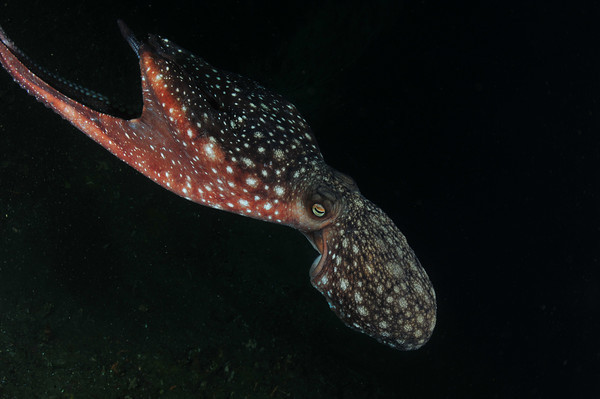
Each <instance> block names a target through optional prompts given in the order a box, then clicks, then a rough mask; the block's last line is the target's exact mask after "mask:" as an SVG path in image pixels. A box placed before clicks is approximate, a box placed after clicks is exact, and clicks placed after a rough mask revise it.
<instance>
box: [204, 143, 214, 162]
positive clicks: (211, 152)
mask: <svg viewBox="0 0 600 399" xmlns="http://www.w3.org/2000/svg"><path fill="white" fill-rule="evenodd" d="M204 152H205V153H206V156H207V157H209V158H210V159H215V157H216V154H215V151H214V149H213V144H212V143H208V144H206V145H205V146H204Z"/></svg>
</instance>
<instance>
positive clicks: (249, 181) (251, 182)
mask: <svg viewBox="0 0 600 399" xmlns="http://www.w3.org/2000/svg"><path fill="white" fill-rule="evenodd" d="M257 183H258V182H257V181H256V179H255V178H253V177H249V178H247V179H246V184H247V185H249V186H252V187H256V184H257Z"/></svg>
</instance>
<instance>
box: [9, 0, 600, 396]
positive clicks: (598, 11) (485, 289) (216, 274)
mask: <svg viewBox="0 0 600 399" xmlns="http://www.w3.org/2000/svg"><path fill="white" fill-rule="evenodd" d="M117 18H122V19H124V20H125V21H126V22H127V23H128V24H129V25H130V27H131V28H132V29H133V30H134V32H136V33H137V35H138V36H139V37H142V36H143V34H144V33H145V32H152V33H157V34H161V35H163V36H165V37H168V38H170V39H171V40H173V41H174V42H176V43H178V44H180V45H182V46H183V47H185V48H188V49H190V50H192V51H193V52H195V53H196V54H198V55H200V56H202V57H204V58H205V59H206V60H208V61H209V62H210V63H212V64H213V65H215V66H217V67H219V68H222V69H226V70H230V71H234V72H237V73H240V74H242V75H245V76H248V77H251V78H253V79H254V80H257V81H259V82H261V83H262V84H264V85H265V86H267V87H268V88H270V89H272V90H273V91H276V92H278V93H281V94H283V95H284V96H285V97H286V98H287V99H289V100H290V101H291V102H293V103H294V104H296V105H297V107H298V108H299V109H300V110H301V112H302V113H303V115H304V116H305V117H306V119H307V120H308V121H309V123H310V124H311V126H312V128H313V130H314V131H315V134H316V136H317V138H318V140H319V144H320V146H321V149H322V152H323V154H324V156H325V159H326V161H327V162H328V163H329V164H331V165H332V166H334V167H336V168H337V169H339V170H341V171H343V172H345V173H347V174H349V175H351V176H353V177H354V178H355V180H356V181H357V182H358V184H359V187H360V188H361V191H362V192H363V194H364V195H365V196H366V197H367V198H369V199H370V200H372V201H374V202H375V203H377V204H378V205H379V206H381V208H382V209H384V210H385V211H386V212H387V213H388V215H389V216H390V217H391V218H392V219H393V220H394V221H395V222H396V223H397V225H398V226H399V228H400V229H401V230H402V231H403V232H404V233H405V235H406V236H407V238H408V240H409V242H410V243H411V246H412V247H413V249H414V250H415V251H416V252H417V254H418V256H419V258H420V260H421V262H422V263H423V265H424V266H425V268H426V270H427V272H428V274H429V276H430V277H431V280H432V282H433V284H434V286H435V288H436V291H437V296H438V316H439V318H438V325H437V328H436V330H435V332H434V335H433V338H432V340H431V341H430V342H429V343H428V344H427V345H426V346H425V347H424V348H423V349H421V350H418V351H415V352H408V353H407V352H398V351H394V350H391V349H388V348H387V347H384V346H382V345H379V344H377V343H376V342H375V341H373V340H371V339H369V338H368V337H366V336H364V335H360V334H357V333H354V332H353V331H351V330H349V329H347V328H346V327H344V326H343V325H342V323H341V322H339V321H338V320H337V319H336V317H335V315H334V314H333V313H332V312H330V311H329V310H328V307H327V305H326V303H325V301H324V299H323V298H322V297H321V295H320V294H319V293H318V292H317V291H316V290H314V289H313V288H312V287H311V286H310V283H309V279H308V269H309V267H310V264H311V262H312V260H313V259H314V257H315V256H316V253H315V252H314V250H313V249H312V248H311V247H310V245H309V243H308V242H307V241H306V240H305V239H304V238H303V237H302V236H301V235H300V234H299V233H297V232H294V231H292V230H290V229H287V228H283V227H280V226H275V225H270V224H267V223H262V222H259V221H255V220H251V219H247V218H242V217H239V216H234V215H229V214H225V213H223V212H219V211H215V210H211V209H208V208H203V207H201V206H198V205H195V204H193V203H190V202H187V201H185V200H183V199H181V198H179V197H176V196H175V195H173V194H171V193H169V192H167V191H165V190H163V189H162V188H160V187H158V186H157V185H154V184H153V183H152V182H150V181H149V180H147V179H145V178H143V177H142V176H141V175H139V174H138V173H137V172H135V171H133V170H132V169H130V168H128V167H127V166H125V165H124V164H122V163H121V162H120V161H119V160H117V159H116V158H113V157H112V156H111V155H110V154H108V152H106V151H105V150H103V149H102V148H101V147H99V146H98V145H96V144H94V143H93V142H92V141H91V140H89V139H88V138H87V137H85V136H84V135H83V134H81V133H79V132H77V131H76V130H75V129H74V128H73V127H71V126H70V125H69V124H68V123H66V122H65V121H63V120H62V119H61V118H59V117H58V116H56V115H55V114H53V113H52V112H51V111H49V110H47V109H46V108H44V107H43V106H42V105H40V104H39V103H37V102H36V101H34V100H33V99H32V98H31V97H29V96H27V95H26V93H25V92H24V91H23V90H21V89H20V88H18V86H17V85H16V84H14V83H12V81H11V80H10V78H9V76H8V74H6V73H4V72H2V71H0V72H2V73H0V397H1V398H158V397H165V398H188V397H189V398H245V397H247V398H263V397H265V398H268V397H273V398H287V397H289V398H395V397H398V398H400V397H401V398H429V397H432V398H442V397H448V398H451V397H461V398H464V397H498V398H513V397H529V398H533V397H557V396H559V395H563V394H564V395H568V397H572V398H583V397H586V398H589V397H596V396H597V395H599V394H600V383H599V382H598V377H600V363H599V361H600V347H599V345H598V334H599V329H598V323H599V321H598V320H599V316H600V314H599V313H600V306H599V302H600V283H599V281H600V280H599V277H600V276H599V274H600V271H599V261H598V256H599V249H600V240H599V237H600V223H599V210H600V196H599V195H598V194H599V193H598V187H599V184H600V179H599V173H600V168H599V166H600V162H599V161H600V145H599V142H600V135H599V133H600V118H599V115H600V79H599V78H600V27H599V25H598V22H597V21H598V20H599V18H600V6H599V5H598V3H593V4H591V3H590V4H585V3H583V2H582V3H581V4H579V5H570V6H558V5H551V4H545V3H544V2H514V4H511V3H508V2H502V3H498V4H497V5H474V4H468V3H461V4H454V2H448V3H445V2H430V1H420V2H386V1H374V2H356V1H354V2H353V1H346V2H322V1H318V2H317V1H302V2H290V3H285V2H272V3H271V2H256V1H250V2H242V1H204V2H194V3H191V4H186V3H182V2H178V1H170V2H165V1H160V2H158V1H157V2H139V3H133V2H131V3H124V2H117V1H114V2H102V3H97V2H74V1H73V2H67V1H61V2H46V1H18V2H17V1H10V2H2V3H0V24H1V25H2V26H3V28H4V29H5V30H6V32H7V33H8V35H9V36H10V37H11V38H12V39H13V41H15V42H16V43H17V45H18V46H20V47H21V48H22V49H23V50H24V51H25V52H26V53H28V54H29V55H30V56H31V57H32V58H33V59H34V60H36V61H37V62H38V63H39V64H42V65H44V66H46V67H48V69H50V70H52V71H55V72H56V73H58V74H60V75H62V76H64V77H66V78H68V79H70V80H73V81H76V82H77V83H79V84H81V85H84V86H86V87H89V88H91V89H93V90H96V91H99V92H101V93H103V94H105V95H107V96H109V97H111V98H117V99H119V100H120V101H121V102H123V103H127V104H130V105H131V106H136V104H139V101H140V98H139V95H140V93H139V89H138V86H139V72H138V69H137V68H138V67H137V62H136V59H135V57H134V54H133V53H132V52H131V50H130V49H129V48H128V47H127V45H126V43H125V42H124V41H123V40H122V38H121V36H120V34H119V32H118V29H117V26H116V23H115V21H116V19H117Z"/></svg>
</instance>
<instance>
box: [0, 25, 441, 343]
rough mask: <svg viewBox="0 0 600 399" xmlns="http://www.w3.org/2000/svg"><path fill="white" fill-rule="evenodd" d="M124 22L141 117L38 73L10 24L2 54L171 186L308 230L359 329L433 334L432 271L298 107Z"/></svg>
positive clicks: (30, 85) (47, 99)
mask: <svg viewBox="0 0 600 399" xmlns="http://www.w3.org/2000/svg"><path fill="white" fill-rule="evenodd" d="M120 27H121V30H122V33H123V35H124V37H125V38H126V39H127V41H128V42H129V43H130V45H131V47H132V48H133V49H134V51H135V52H136V54H137V55H138V57H139V59H140V68H141V73H142V89H143V98H144V108H143V111H142V115H141V116H140V117H139V118H135V119H122V118H119V117H117V116H115V113H114V112H111V111H112V108H111V105H110V104H109V103H108V102H107V100H106V99H105V98H104V97H102V96H99V95H97V94H95V93H93V92H90V91H88V90H85V89H82V88H80V87H78V86H76V85H72V84H69V83H68V82H66V81H63V80H58V81H57V79H56V78H55V77H54V76H51V75H50V74H47V73H44V71H43V70H42V69H40V68H38V69H36V67H34V66H32V64H31V63H30V62H28V60H27V58H26V57H25V56H24V54H22V53H21V52H20V51H19V50H18V49H17V47H16V46H15V45H14V44H13V43H12V42H11V41H10V40H9V39H8V38H7V37H6V35H5V34H4V32H3V31H1V29H0V40H1V42H2V44H0V62H1V63H2V65H3V66H4V68H5V69H6V70H7V71H8V72H9V73H10V74H11V75H12V76H13V78H14V79H15V81H16V82H17V83H19V84H20V85H21V86H22V87H23V88H25V89H26V90H27V91H28V92H29V93H30V94H32V95H33V96H35V97H36V98H37V99H38V100H40V101H41V102H43V103H44V104H46V105H47V106H48V107H50V108H51V109H53V110H54V111H55V112H57V113H59V114H60V115H62V116H63V117H64V118H65V119H67V120H68V121H70V122H71V123H72V124H73V125H75V126H76V127H77V128H79V129H80V130H82V131H83V132H84V133H86V134H87V135H88V136H90V137H91V138H92V139H94V140H95V141H96V142H98V143H99V144H101V145H102V146H104V147H105V148H107V149H108V150H109V151H111V152H112V153H113V154H115V155H116V156H117V157H119V158H120V159H121V160H123V161H124V162H126V163H128V164H129V165H131V166H132V167H134V168H135V169H137V170H138V171H140V172H141V173H143V174H144V175H145V176H147V177H149V178H150V179H152V180H154V181H155V182H156V183H158V184H160V185H162V186H163V187H165V188H167V189H169V190H171V191H173V192H174V193H176V194H178V195H181V196H182V197H184V198H187V199H189V200H192V201H195V202H197V203H200V204H203V205H207V206H211V207H214V208H218V209H223V210H227V211H230V212H234V213H238V214H241V215H245V216H250V217H254V218H257V219H261V220H266V221H271V222H275V223H281V224H285V225H288V226H291V227H294V228H296V229H298V230H300V231H301V232H302V233H303V234H304V235H305V236H306V237H307V238H308V239H309V240H310V241H311V242H312V243H313V245H314V246H315V248H316V249H317V250H318V251H319V252H320V254H321V255H320V256H319V257H318V258H317V259H316V260H315V262H314V263H313V266H312V267H311V270H310V277H311V281H312V284H313V286H314V287H315V288H317V289H318V290H319V291H320V292H321V293H322V294H323V295H324V296H325V298H326V299H327V301H328V303H329V306H330V307H331V309H333V311H334V312H335V313H336V314H337V315H338V316H339V317H340V319H342V320H343V321H344V323H346V324H347V325H348V326H349V327H351V328H353V329H356V330H358V331H361V332H364V333H366V334H368V335H370V336H372V337H373V338H375V339H377V340H378V341H380V342H382V343H385V344H387V345H390V346H392V347H394V348H397V349H404V350H410V349H416V348H418V347H420V346H422V345H423V344H424V343H425V342H427V340H428V339H429V337H430V336H431V333H432V331H433V328H434V326H435V319H436V303H435V293H434V291H433V287H432V286H431V283H430V281H429V278H428V277H427V274H426V273H425V271H424V270H423V268H422V267H421V265H420V263H419V261H418V260H417V258H416V256H415V254H414V253H413V251H412V250H411V249H410V247H409V246H408V244H407V242H406V239H405V238H404V236H403V235H402V233H400V231H399V230H398V228H397V227H396V226H395V225H394V223H393V222H392V221H391V220H390V219H389V218H388V217H387V216H386V215H385V213H383V211H382V210H381V209H379V208H378V207H377V206H375V205H374V204H373V203H372V202H370V201H368V200H367V199H365V198H364V197H363V196H362V195H361V194H360V192H359V190H358V187H357V186H356V184H355V183H354V181H353V180H352V179H351V178H350V177H348V176H346V175H344V174H342V173H340V172H337V171H336V170H334V169H333V168H331V167H329V166H328V165H327V164H326V163H325V161H324V160H323V157H322V155H321V153H320V151H319V149H318V146H317V142H316V139H315V137H314V135H313V133H312V132H311V130H310V128H309V126H308V124H307V123H306V121H305V120H304V119H303V118H302V116H301V115H300V114H299V112H298V111H297V109H296V108H295V107H294V106H293V105H292V104H290V103H289V102H287V101H285V100H284V99H283V98H281V97H280V96H278V95H276V94H273V93H271V92H270V91H268V90H266V89H265V88H263V87H262V86H260V85H259V84H257V83H255V82H253V81H251V80H248V79H245V78H243V77H241V76H239V75H236V74H232V73H228V72H224V71H220V70H217V69H214V68H213V67H212V66H210V65H209V64H208V63H206V62H205V61H204V60H202V59H201V58H199V57H196V56H195V55H193V54H191V53H190V52H188V51H187V50H184V49H182V48H181V47H179V46H177V45H176V44H174V43H172V42H170V41H168V40H167V39H163V38H160V37H157V36H153V35H151V36H150V37H149V39H148V41H145V42H141V41H138V40H137V39H136V38H135V37H134V36H133V35H132V34H131V33H130V32H129V30H128V29H127V27H126V26H125V25H124V24H122V23H121V24H120ZM26 63H27V64H29V65H25V64H26ZM34 71H35V73H34ZM43 78H48V79H50V78H54V79H53V80H54V81H55V84H56V85H57V86H59V87H60V88H61V89H63V90H62V91H63V92H61V91H59V90H57V89H56V88H55V87H52V86H50V85H49V84H48V83H46V82H45V81H44V80H43ZM64 91H67V92H69V96H67V95H66V94H65V93H64ZM84 104H88V105H93V106H94V109H92V108H90V107H89V106H86V105H84Z"/></svg>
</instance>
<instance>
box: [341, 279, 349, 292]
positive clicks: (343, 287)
mask: <svg viewBox="0 0 600 399" xmlns="http://www.w3.org/2000/svg"><path fill="white" fill-rule="evenodd" d="M340 288H341V289H342V291H346V289H347V288H348V280H346V279H345V278H342V279H340Z"/></svg>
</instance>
